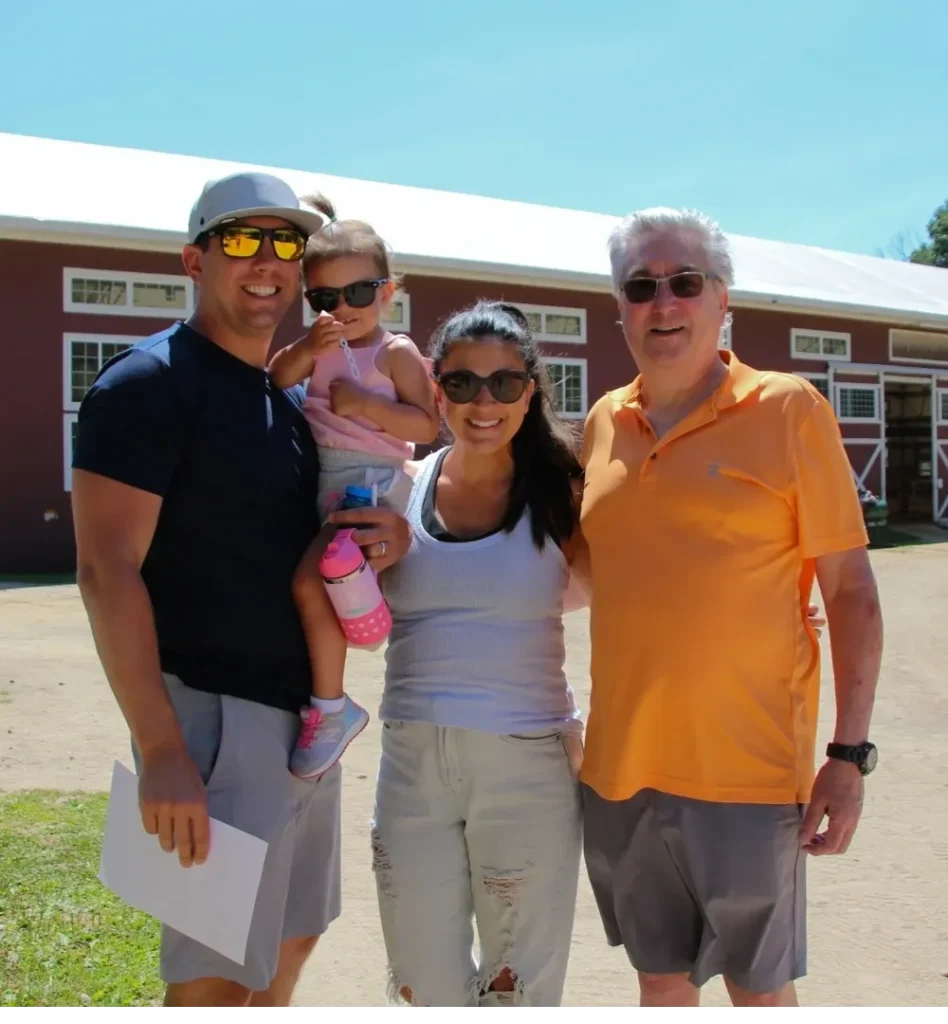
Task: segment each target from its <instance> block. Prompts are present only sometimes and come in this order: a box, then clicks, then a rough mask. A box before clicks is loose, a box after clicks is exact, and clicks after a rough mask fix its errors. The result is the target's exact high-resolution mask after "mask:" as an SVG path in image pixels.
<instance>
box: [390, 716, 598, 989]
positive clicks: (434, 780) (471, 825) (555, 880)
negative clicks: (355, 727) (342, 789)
mask: <svg viewBox="0 0 948 1024" xmlns="http://www.w3.org/2000/svg"><path fill="white" fill-rule="evenodd" d="M580 849H581V809H580V796H579V788H578V785H577V782H576V780H575V778H574V777H573V774H572V772H571V770H570V765H569V760H568V756H567V752H566V749H565V747H564V740H563V736H562V735H561V734H560V733H557V732H549V731H546V732H544V733H537V734H526V735H523V736H497V735H492V734H490V733H483V732H474V731H473V730H470V729H455V728H442V727H439V726H434V725H423V724H415V723H400V722H392V723H386V724H385V726H384V727H383V730H382V760H381V763H380V765H379V774H378V783H377V789H376V798H375V822H374V824H373V829H372V867H373V870H374V872H375V877H376V883H377V888H378V896H379V913H380V915H381V919H382V931H383V933H384V936H385V945H386V949H387V951H388V959H389V994H390V997H391V998H392V999H397V998H398V996H399V993H400V992H402V991H403V990H405V989H407V990H410V992H411V997H412V998H411V1001H412V1002H413V1003H415V1004H416V1005H423V1006H497V1005H519V1006H558V1005H559V1004H560V1001H561V999H562V995H563V982H564V979H565V976H566V966H567V962H568V960H569V949H570V940H571V937H572V931H573V917H574V913H575V908H576V886H577V880H578V877H579V858H580ZM475 920H476V925H477V939H478V946H479V951H480V955H479V963H478V962H477V961H476V960H475V958H474V923H475ZM505 970H506V971H507V972H508V973H507V977H508V978H512V979H513V986H512V988H513V990H512V991H510V992H498V991H491V984H492V983H493V982H494V981H495V980H496V979H498V977H499V976H501V975H503V974H504V972H505ZM498 984H501V983H500V982H498Z"/></svg>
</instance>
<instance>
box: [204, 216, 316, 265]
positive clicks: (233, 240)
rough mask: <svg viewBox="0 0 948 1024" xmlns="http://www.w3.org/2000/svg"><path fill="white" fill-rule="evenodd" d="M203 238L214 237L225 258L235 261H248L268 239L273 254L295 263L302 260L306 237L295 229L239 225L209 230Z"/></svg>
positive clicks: (286, 261)
mask: <svg viewBox="0 0 948 1024" xmlns="http://www.w3.org/2000/svg"><path fill="white" fill-rule="evenodd" d="M204 234H205V236H208V235H216V236H217V237H218V238H219V239H220V240H221V249H223V251H224V255H225V256H230V258H231V259H235V260H249V259H251V258H252V257H253V256H256V255H257V253H258V252H259V251H260V246H261V245H263V240H264V239H265V238H269V239H270V244H271V245H272V246H273V254H274V256H276V258H277V259H278V260H283V261H284V262H285V263H296V262H298V261H299V260H301V259H302V258H303V252H304V251H305V249H306V235H304V234H303V232H302V231H297V230H296V228H255V227H250V225H239V226H237V227H232V228H211V230H210V231H205V232H204Z"/></svg>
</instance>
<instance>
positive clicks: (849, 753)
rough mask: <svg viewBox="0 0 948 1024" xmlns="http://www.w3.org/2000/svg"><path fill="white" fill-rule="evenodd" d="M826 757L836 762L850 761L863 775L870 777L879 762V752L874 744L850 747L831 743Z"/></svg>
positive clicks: (827, 748) (858, 744) (859, 744)
mask: <svg viewBox="0 0 948 1024" xmlns="http://www.w3.org/2000/svg"><path fill="white" fill-rule="evenodd" d="M826 756H827V757H832V758H833V759H834V760H836V761H848V762H849V763H850V764H854V765H855V766H856V767H857V768H858V769H859V771H860V773H861V774H862V775H868V774H869V773H870V772H871V771H872V770H873V769H874V768H875V766H876V764H877V763H878V761H879V751H878V750H876V746H875V744H874V743H869V742H868V741H866V742H865V743H857V744H856V745H855V746H849V745H848V744H846V743H830V744H828V745H827V747H826Z"/></svg>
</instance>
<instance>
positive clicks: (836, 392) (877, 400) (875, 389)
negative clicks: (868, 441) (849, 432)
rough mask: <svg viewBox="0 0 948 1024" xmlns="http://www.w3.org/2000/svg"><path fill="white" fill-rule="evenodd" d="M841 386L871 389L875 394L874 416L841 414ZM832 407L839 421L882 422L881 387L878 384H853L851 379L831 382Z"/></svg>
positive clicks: (861, 389) (862, 389) (863, 389)
mask: <svg viewBox="0 0 948 1024" xmlns="http://www.w3.org/2000/svg"><path fill="white" fill-rule="evenodd" d="M843 388H858V389H859V390H860V391H871V392H872V393H873V394H874V395H875V405H876V414H875V416H843V415H842V414H841V410H840V401H839V393H840V391H841V390H842V389H843ZM833 408H834V409H835V410H836V418H837V419H838V420H839V422H840V423H876V424H878V423H881V422H882V388H881V386H880V385H878V384H854V383H853V382H852V381H842V382H841V383H836V382H835V381H834V382H833Z"/></svg>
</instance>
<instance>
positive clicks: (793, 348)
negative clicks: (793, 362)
mask: <svg viewBox="0 0 948 1024" xmlns="http://www.w3.org/2000/svg"><path fill="white" fill-rule="evenodd" d="M800 335H805V336H806V337H808V338H812V337H817V338H819V339H820V351H819V352H797V338H798V337H799V336H800ZM827 338H828V339H832V340H833V341H840V340H842V341H845V342H846V351H845V353H843V355H841V356H838V355H827V354H826V353H825V352H823V351H822V349H823V345H822V341H823V339H827ZM852 350H853V338H852V335H851V334H847V333H846V332H845V331H821V330H809V329H808V328H806V327H791V328H790V358H791V359H809V360H811V361H812V360H816V361H819V360H821V359H828V360H830V361H833V362H839V363H848V362H849V360H850V357H851V355H852Z"/></svg>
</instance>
